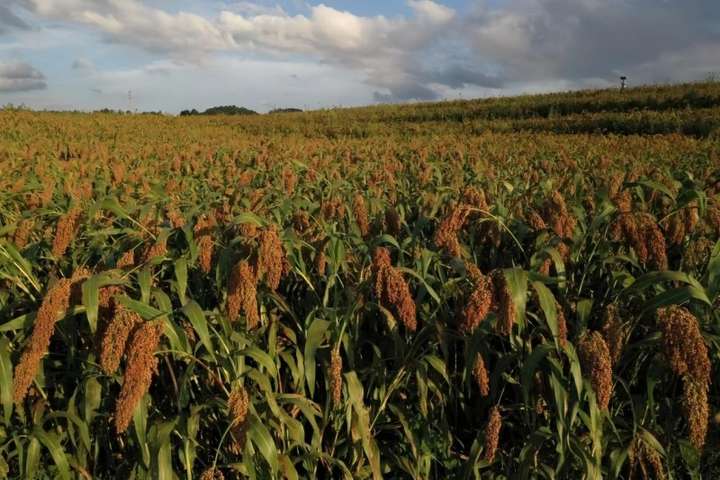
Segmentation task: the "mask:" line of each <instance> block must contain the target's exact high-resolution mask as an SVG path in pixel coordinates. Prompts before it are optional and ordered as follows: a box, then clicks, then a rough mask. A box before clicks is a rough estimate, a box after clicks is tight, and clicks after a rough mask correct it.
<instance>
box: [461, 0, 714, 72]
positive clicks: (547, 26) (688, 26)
mask: <svg viewBox="0 0 720 480" xmlns="http://www.w3.org/2000/svg"><path fill="white" fill-rule="evenodd" d="M718 22H720V4H719V3H718V2H717V0H663V1H658V0H509V1H508V2H505V3H503V4H502V6H500V7H496V8H488V7H487V6H486V5H485V2H477V3H476V6H475V8H474V10H473V12H472V13H471V14H470V15H468V16H467V18H466V19H465V21H464V27H463V30H464V32H465V35H467V38H468V39H469V42H470V43H471V45H472V48H473V51H474V52H475V53H476V56H477V58H482V59H483V60H485V61H488V60H489V61H492V62H494V63H495V64H497V65H499V66H500V67H501V69H502V70H503V71H504V72H505V75H506V76H507V77H509V79H510V80H511V81H516V82H531V81H537V80H541V81H546V80H549V79H563V80H573V81H583V80H588V79H605V80H607V79H610V78H616V77H617V75H619V74H621V73H627V74H629V75H631V74H633V73H635V74H637V75H640V76H641V79H643V80H645V81H657V80H659V79H660V78H658V77H657V73H658V72H657V71H656V72H655V73H651V72H652V71H653V70H654V69H653V68H652V64H654V63H657V64H658V65H659V64H660V63H659V62H662V59H663V57H667V56H668V55H673V54H680V53H682V54H683V55H685V54H691V55H693V56H694V59H695V62H696V64H698V63H699V65H705V66H711V65H713V63H712V60H713V57H712V56H710V55H705V56H699V55H697V53H698V50H697V49H698V48H701V47H702V46H703V45H707V44H713V45H715V46H716V47H717V48H720V29H718V24H719V23H718ZM715 58H716V57H715ZM715 65H716V63H715ZM640 66H644V67H643V69H640ZM662 76H664V77H666V78H669V79H676V78H679V77H680V76H682V72H673V71H664V72H663V74H662V75H661V77H662Z"/></svg>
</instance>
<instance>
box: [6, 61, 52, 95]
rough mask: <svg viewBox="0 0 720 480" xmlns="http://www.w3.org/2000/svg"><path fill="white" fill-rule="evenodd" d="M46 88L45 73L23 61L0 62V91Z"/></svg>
mask: <svg viewBox="0 0 720 480" xmlns="http://www.w3.org/2000/svg"><path fill="white" fill-rule="evenodd" d="M45 88H47V83H45V75H43V74H42V72H40V71H39V70H36V69H35V68H33V67H32V66H31V65H29V64H27V63H23V62H19V63H0V92H26V91H30V90H43V89H45Z"/></svg>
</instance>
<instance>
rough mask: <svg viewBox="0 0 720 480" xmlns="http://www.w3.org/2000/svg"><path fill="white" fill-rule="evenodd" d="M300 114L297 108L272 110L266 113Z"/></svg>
mask: <svg viewBox="0 0 720 480" xmlns="http://www.w3.org/2000/svg"><path fill="white" fill-rule="evenodd" d="M298 112H302V110H301V109H299V108H273V109H272V110H270V111H269V112H268V113H298Z"/></svg>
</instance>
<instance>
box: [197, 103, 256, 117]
mask: <svg viewBox="0 0 720 480" xmlns="http://www.w3.org/2000/svg"><path fill="white" fill-rule="evenodd" d="M202 114H203V115H257V112H255V111H253V110H250V109H249V108H245V107H238V106H235V105H223V106H220V107H212V108H208V109H207V110H205V111H204V112H203V113H202Z"/></svg>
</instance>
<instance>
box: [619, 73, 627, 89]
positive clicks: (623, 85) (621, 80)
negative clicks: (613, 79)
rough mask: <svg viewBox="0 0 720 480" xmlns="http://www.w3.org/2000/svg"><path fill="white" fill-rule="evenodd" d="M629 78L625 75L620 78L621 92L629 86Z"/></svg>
mask: <svg viewBox="0 0 720 480" xmlns="http://www.w3.org/2000/svg"><path fill="white" fill-rule="evenodd" d="M626 81H627V77H626V76H625V75H623V76H621V77H620V90H625V87H626V86H627V83H626Z"/></svg>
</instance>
